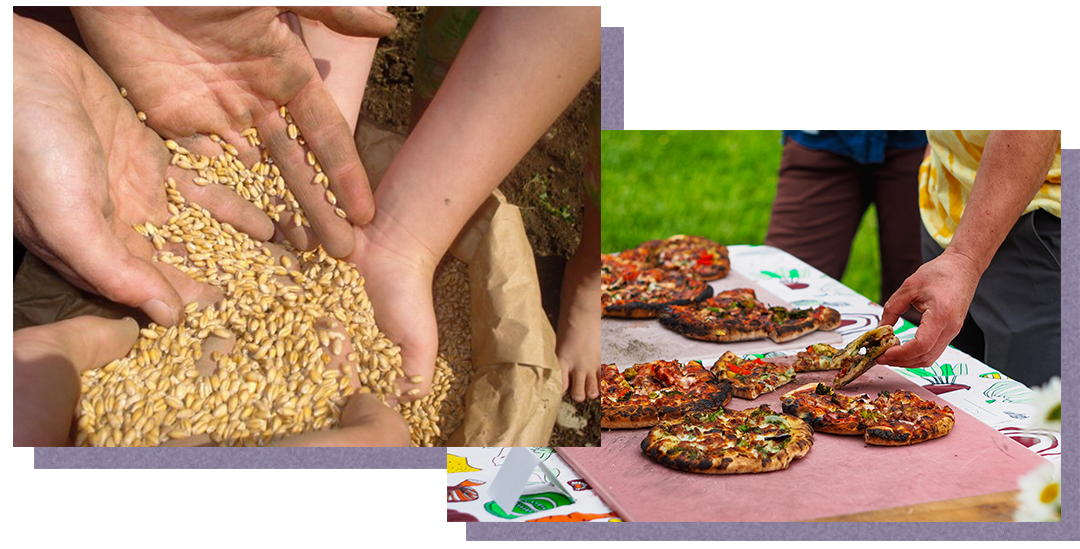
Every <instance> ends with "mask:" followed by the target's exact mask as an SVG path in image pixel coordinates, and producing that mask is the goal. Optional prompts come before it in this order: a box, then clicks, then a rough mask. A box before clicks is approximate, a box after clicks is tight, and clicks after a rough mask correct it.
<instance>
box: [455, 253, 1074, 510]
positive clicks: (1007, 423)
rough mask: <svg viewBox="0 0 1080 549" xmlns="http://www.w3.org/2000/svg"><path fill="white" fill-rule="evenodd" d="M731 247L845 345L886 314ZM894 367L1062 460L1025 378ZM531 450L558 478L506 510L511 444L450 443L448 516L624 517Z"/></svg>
mask: <svg viewBox="0 0 1080 549" xmlns="http://www.w3.org/2000/svg"><path fill="white" fill-rule="evenodd" d="M729 252H730V255H731V267H732V270H735V271H738V272H739V273H740V274H742V275H745V276H747V277H749V278H751V279H752V280H754V281H755V282H756V283H757V284H759V285H760V286H762V287H763V288H765V289H767V290H768V291H770V292H772V293H773V294H775V295H777V296H778V297H780V298H782V299H784V300H786V301H787V302H789V303H791V304H792V305H794V306H796V307H800V308H807V307H816V306H818V305H826V306H828V307H832V308H834V309H836V310H838V311H839V312H840V315H841V319H842V322H841V325H840V327H839V328H838V329H837V331H838V332H839V333H840V334H841V335H842V336H843V338H844V343H845V344H846V343H848V342H850V341H851V340H853V339H855V338H856V337H858V335H859V334H861V333H863V332H865V331H866V330H869V329H871V328H873V327H875V326H877V323H878V321H879V320H880V319H881V313H882V308H881V306H880V305H878V304H876V303H874V302H873V301H871V300H869V299H867V298H865V297H863V296H861V295H859V294H858V293H856V292H855V291H854V290H852V289H850V288H848V287H846V286H844V285H843V284H841V283H840V282H838V281H836V280H834V279H833V278H830V277H829V276H827V275H825V274H824V273H822V272H821V271H818V270H817V269H814V268H813V267H811V266H809V265H807V264H806V263H804V262H802V261H800V260H799V259H797V258H795V257H794V256H792V255H790V254H788V253H786V252H784V251H782V250H779V249H776V248H772V247H769V246H731V247H729ZM901 322H902V324H900V325H899V326H897V327H896V328H895V331H896V335H897V337H899V338H900V340H901V341H902V342H907V341H908V340H910V339H912V338H913V337H914V335H915V329H916V327H915V326H914V325H913V324H911V323H909V322H907V321H906V320H901ZM792 353H793V352H792ZM656 358H658V359H659V358H665V357H656ZM891 369H892V370H893V371H895V372H897V373H899V374H900V375H902V376H904V377H905V378H906V379H907V380H909V381H910V382H912V383H915V384H917V385H921V386H923V387H924V388H926V389H927V390H928V391H930V392H932V393H934V394H936V395H938V396H939V397H940V398H942V399H944V400H946V401H947V402H948V404H949V405H950V406H954V407H956V408H959V409H962V410H964V411H965V412H967V413H968V414H970V415H971V416H973V417H975V418H977V419H978V420H980V421H982V422H983V423H985V424H987V425H989V426H991V427H993V428H994V429H997V430H998V431H999V432H1001V433H1002V434H1004V435H1005V436H1007V437H1009V438H1011V439H1013V440H1015V441H1017V442H1019V443H1020V444H1022V445H1024V446H1025V447H1027V448H1028V449H1029V450H1031V451H1032V452H1036V453H1037V454H1039V455H1040V456H1043V457H1044V458H1046V459H1048V460H1049V461H1051V462H1053V463H1058V462H1059V461H1060V456H1061V445H1060V438H1061V433H1060V432H1059V431H1049V430H1045V429H1030V428H1028V427H1027V420H1028V418H1029V417H1030V416H1031V415H1032V413H1033V411H1034V406H1033V405H1032V402H1033V398H1034V395H1033V393H1032V391H1031V389H1030V388H1028V387H1026V386H1025V385H1023V384H1022V383H1020V382H1017V381H1015V380H1012V379H1010V378H1008V377H1007V376H1005V375H1004V374H1001V373H1000V372H998V371H996V370H994V369H993V368H991V367H990V366H987V365H986V364H983V363H982V362H979V361H978V360H976V359H974V358H972V357H971V356H969V355H967V354H966V353H964V352H962V351H960V350H957V349H954V348H952V347H948V348H947V349H946V350H945V352H944V353H943V354H942V355H941V357H940V358H939V359H938V360H937V361H935V362H934V364H933V365H932V366H931V367H930V368H928V369H912V370H909V369H906V368H891ZM531 450H532V451H533V452H534V453H536V454H537V456H538V457H539V458H540V459H541V460H542V461H544V462H545V464H546V465H547V466H548V468H549V469H551V470H552V473H553V475H554V476H555V477H556V478H554V479H547V478H545V477H544V475H543V474H542V473H541V472H540V469H539V468H538V469H537V470H536V472H535V473H534V474H533V475H532V478H531V479H530V481H529V485H528V486H527V487H526V494H525V495H524V496H523V497H522V498H521V499H520V500H519V502H518V504H517V506H515V507H514V509H512V510H510V511H504V510H502V509H501V508H499V507H498V506H497V505H495V504H494V502H493V501H492V499H491V498H490V497H488V496H487V486H488V485H489V484H490V483H491V481H492V480H493V479H494V478H495V475H496V474H497V473H498V471H499V466H500V465H501V464H502V461H503V459H505V457H506V454H507V453H508V452H509V448H447V450H446V451H447V458H446V459H447V467H446V474H447V493H446V498H447V520H451V521H514V522H526V521H540V522H543V521H618V520H619V518H618V516H617V515H616V514H615V513H613V512H612V511H611V508H610V507H608V506H607V504H605V503H604V502H603V500H601V499H600V498H599V497H598V496H596V495H595V494H594V493H593V492H592V490H591V488H589V486H588V484H587V483H586V482H585V481H584V480H583V479H582V478H581V476H580V475H578V474H577V473H576V472H575V471H574V470H573V469H572V468H570V467H569V466H568V465H567V464H566V462H565V461H563V460H562V459H561V458H560V457H559V455H558V453H557V451H555V450H554V449H552V448H532V449H531ZM549 481H550V482H558V483H561V484H562V485H563V487H565V488H566V490H567V491H568V492H569V493H570V494H572V495H573V496H574V502H572V503H571V502H570V499H569V498H567V497H566V496H565V495H563V494H562V493H561V492H560V491H559V490H557V489H555V488H553V487H550V486H549V485H548V482H549Z"/></svg>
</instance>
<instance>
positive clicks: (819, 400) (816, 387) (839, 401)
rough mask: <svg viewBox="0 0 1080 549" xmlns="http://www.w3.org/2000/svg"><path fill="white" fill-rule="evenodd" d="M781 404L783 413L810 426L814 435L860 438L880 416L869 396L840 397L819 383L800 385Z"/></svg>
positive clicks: (782, 398) (784, 397)
mask: <svg viewBox="0 0 1080 549" xmlns="http://www.w3.org/2000/svg"><path fill="white" fill-rule="evenodd" d="M780 403H781V406H782V409H783V410H784V413H785V414H790V415H793V416H795V417H797V418H799V419H801V420H803V421H805V422H807V423H809V424H810V426H811V427H813V428H814V431H815V432H822V433H832V434H834V435H861V434H863V433H865V432H866V426H867V424H868V423H869V422H872V421H876V420H879V419H880V418H881V417H882V416H881V414H880V412H878V411H877V409H876V408H875V407H874V403H873V401H871V400H870V396H869V395H865V394H864V395H858V396H848V395H843V394H840V393H837V392H836V391H834V390H833V389H832V388H830V387H826V386H825V385H824V384H822V383H810V384H807V385H803V386H802V387H799V388H798V389H795V390H794V391H791V392H790V393H787V394H785V395H784V396H783V397H781V399H780Z"/></svg>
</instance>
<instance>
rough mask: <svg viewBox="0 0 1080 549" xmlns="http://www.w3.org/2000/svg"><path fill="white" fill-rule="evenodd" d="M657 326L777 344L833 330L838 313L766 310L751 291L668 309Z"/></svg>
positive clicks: (712, 338) (693, 335)
mask: <svg viewBox="0 0 1080 549" xmlns="http://www.w3.org/2000/svg"><path fill="white" fill-rule="evenodd" d="M660 324H661V325H662V326H664V327H666V328H668V329H670V330H673V331H675V332H678V333H680V334H682V335H684V336H686V337H689V338H693V339H701V340H704V341H715V342H720V343H731V342H736V341H750V340H755V339H764V338H766V337H767V338H769V339H771V340H773V341H775V342H777V343H782V342H785V341H790V340H792V339H795V338H797V337H802V336H804V335H806V334H808V333H810V332H813V331H816V330H835V329H836V328H837V327H839V326H840V313H839V312H838V311H837V310H836V309H831V308H829V307H824V306H822V307H817V308H815V309H787V308H785V307H768V306H766V305H765V304H764V303H762V302H761V301H759V300H758V299H757V294H756V293H755V292H754V290H753V289H750V288H738V289H735V290H728V291H725V292H721V293H719V294H717V295H716V296H714V297H711V298H709V299H705V300H703V301H701V302H695V303H690V304H686V305H670V306H668V307H667V308H666V309H664V311H663V312H662V313H660Z"/></svg>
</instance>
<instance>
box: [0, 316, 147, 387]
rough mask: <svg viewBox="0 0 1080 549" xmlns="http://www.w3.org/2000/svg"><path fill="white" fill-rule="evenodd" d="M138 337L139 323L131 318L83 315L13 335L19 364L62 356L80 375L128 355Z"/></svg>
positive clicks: (20, 331) (25, 329)
mask: <svg viewBox="0 0 1080 549" xmlns="http://www.w3.org/2000/svg"><path fill="white" fill-rule="evenodd" d="M138 336H139V324H138V323H137V322H135V320H134V319H132V318H123V319H120V320H111V319H106V318H101V317H96V316H80V317H75V318H69V319H67V320H61V321H60V322H54V323H52V324H45V325H42V326H34V327H32V328H24V329H22V330H19V331H17V332H15V334H14V335H13V336H12V339H13V341H12V343H13V345H12V346H13V347H15V361H16V362H17V363H31V362H36V361H38V360H41V359H50V360H53V359H55V358H56V357H57V355H59V356H60V357H62V358H64V359H66V360H67V361H68V362H70V363H71V365H72V366H73V367H74V368H75V371H76V372H77V373H80V374H81V373H82V372H84V371H86V370H91V369H93V368H98V367H100V366H104V365H105V364H108V363H109V362H112V361H113V360H116V359H118V358H121V357H123V356H124V355H126V354H127V353H128V351H130V350H131V347H132V345H134V344H135V340H136V338H138Z"/></svg>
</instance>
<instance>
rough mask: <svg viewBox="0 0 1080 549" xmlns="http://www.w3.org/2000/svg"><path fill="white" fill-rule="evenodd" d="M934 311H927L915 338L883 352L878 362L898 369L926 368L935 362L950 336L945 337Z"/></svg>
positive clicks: (942, 326) (942, 327)
mask: <svg viewBox="0 0 1080 549" xmlns="http://www.w3.org/2000/svg"><path fill="white" fill-rule="evenodd" d="M939 316H940V315H937V314H935V312H934V310H927V311H926V313H925V314H924V315H923V320H922V323H921V324H920V325H919V328H918V329H917V331H916V332H915V338H914V339H912V340H910V341H908V342H907V343H904V344H903V345H901V346H899V347H893V348H891V349H889V350H888V351H885V353H883V354H882V355H881V356H880V357H879V358H878V362H879V363H881V364H887V365H889V366H896V367H898V368H926V367H928V366H930V365H931V364H933V363H934V361H935V360H937V359H938V358H939V357H940V356H941V353H942V352H943V351H944V350H945V347H946V346H947V345H948V344H949V340H950V339H951V336H948V335H946V333H945V329H944V325H943V323H942V322H941V319H940V318H939Z"/></svg>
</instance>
